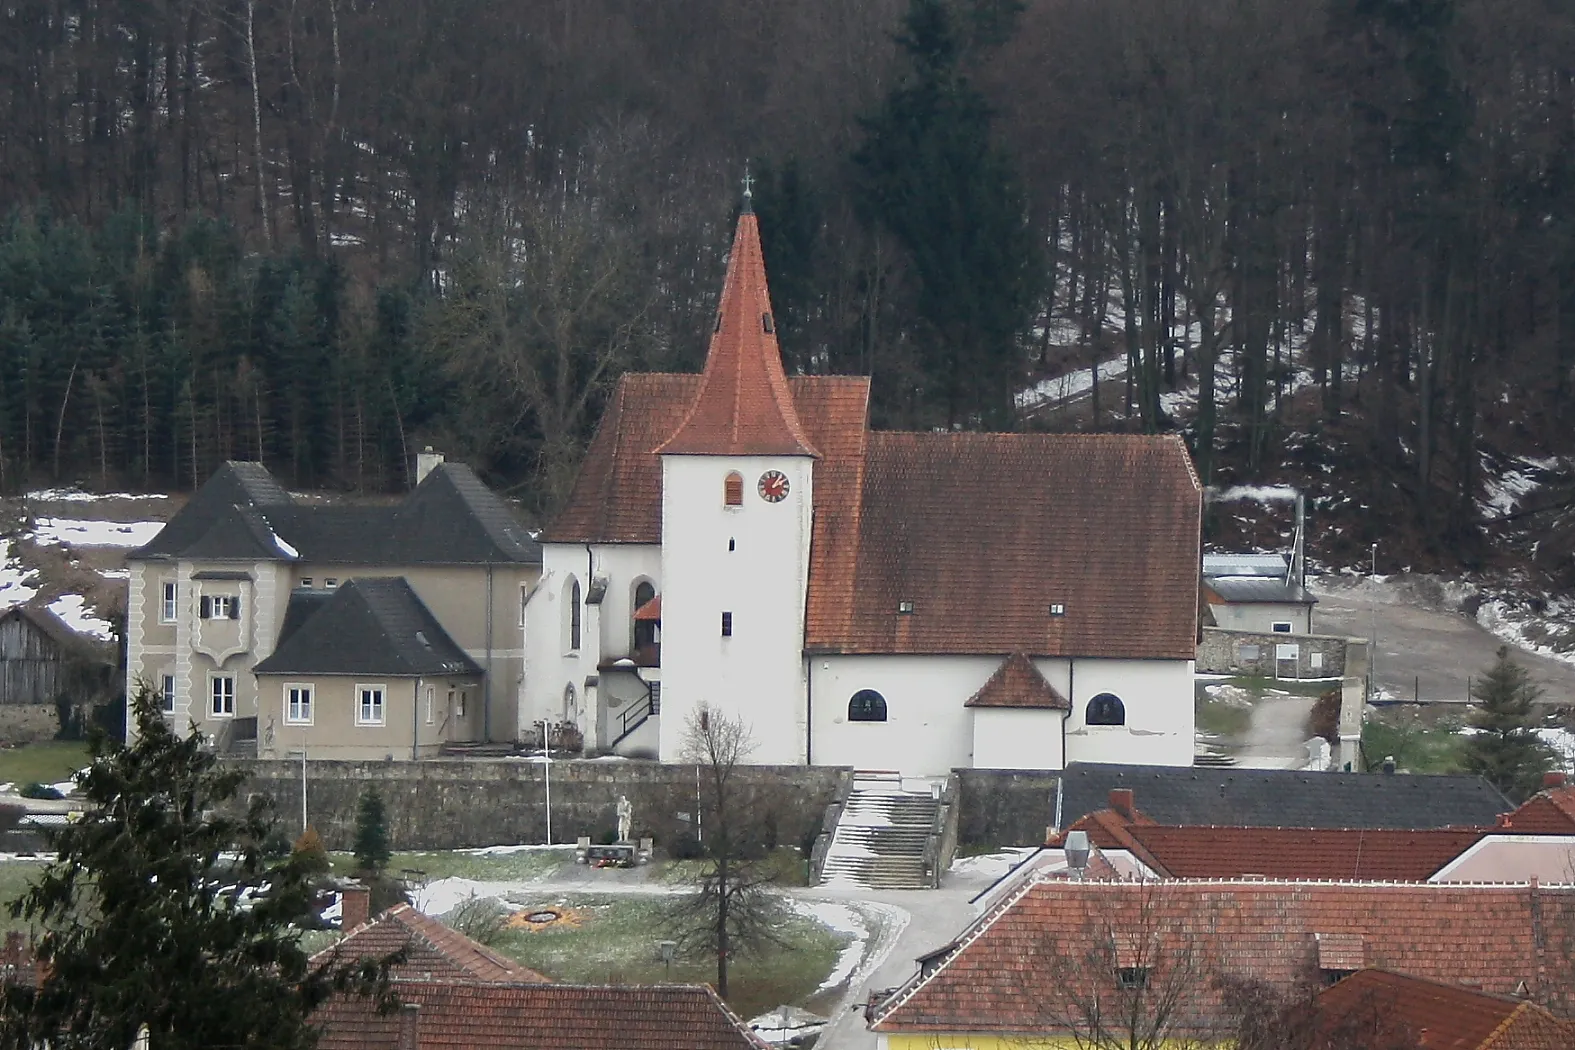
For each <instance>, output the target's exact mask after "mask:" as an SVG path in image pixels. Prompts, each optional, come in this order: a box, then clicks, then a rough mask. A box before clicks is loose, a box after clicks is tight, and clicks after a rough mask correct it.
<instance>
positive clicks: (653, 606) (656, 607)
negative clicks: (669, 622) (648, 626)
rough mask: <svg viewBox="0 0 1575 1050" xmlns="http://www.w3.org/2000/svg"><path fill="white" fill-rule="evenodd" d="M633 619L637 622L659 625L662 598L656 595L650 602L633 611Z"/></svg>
mask: <svg viewBox="0 0 1575 1050" xmlns="http://www.w3.org/2000/svg"><path fill="white" fill-rule="evenodd" d="M634 618H635V619H636V620H637V621H641V622H646V623H661V622H662V596H661V595H660V594H658V595H657V596H656V597H655V598H652V599H651V600H650V601H648V602H646V603H645V604H644V605H642V606H640V607H639V608H638V609H636V610H635V611H634Z"/></svg>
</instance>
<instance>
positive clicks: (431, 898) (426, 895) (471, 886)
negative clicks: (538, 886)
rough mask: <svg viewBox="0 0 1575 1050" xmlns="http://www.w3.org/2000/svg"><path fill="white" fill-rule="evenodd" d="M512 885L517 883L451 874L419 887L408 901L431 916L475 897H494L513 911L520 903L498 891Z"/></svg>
mask: <svg viewBox="0 0 1575 1050" xmlns="http://www.w3.org/2000/svg"><path fill="white" fill-rule="evenodd" d="M514 885H517V884H515V883H486V882H476V881H474V880H473V879H462V878H459V877H457V876H452V875H451V876H449V877H448V878H446V879H438V880H436V881H435V882H429V883H427V884H426V885H425V886H423V887H421V889H419V890H417V891H416V892H415V893H414V894H412V900H411V902H410V903H411V904H413V905H414V906H415V908H416V910H417V911H419V912H421V913H422V914H423V915H430V916H432V917H433V918H436V917H438V916H440V915H447V914H448V913H449V912H451V911H453V910H454V909H455V908H457V907H459V906H460V905H461V904H464V903H465V902H466V901H468V900H473V899H475V898H477V897H488V898H492V899H495V900H496V901H497V902H498V903H499V904H500V905H502V906H503V907H505V908H508V909H509V910H511V911H513V910H518V908H519V907H520V905H517V904H511V903H510V902H508V901H506V900H504V899H503V896H502V893H501V892H499V891H500V890H504V889H506V888H507V887H510V886H514Z"/></svg>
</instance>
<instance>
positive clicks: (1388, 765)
mask: <svg viewBox="0 0 1575 1050" xmlns="http://www.w3.org/2000/svg"><path fill="white" fill-rule="evenodd" d="M1394 771H1395V756H1393V755H1385V756H1384V772H1385V773H1393V772H1394Z"/></svg>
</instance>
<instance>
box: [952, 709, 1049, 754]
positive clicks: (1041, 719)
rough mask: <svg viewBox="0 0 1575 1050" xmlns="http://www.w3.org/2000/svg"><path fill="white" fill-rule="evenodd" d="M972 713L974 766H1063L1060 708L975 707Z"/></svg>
mask: <svg viewBox="0 0 1575 1050" xmlns="http://www.w3.org/2000/svg"><path fill="white" fill-rule="evenodd" d="M970 713H971V714H972V715H973V763H972V764H973V767H974V768H975V769H1062V768H1064V767H1065V765H1066V763H1065V762H1064V761H1063V759H1064V757H1065V756H1064V755H1063V754H1062V750H1061V724H1062V721H1063V720H1064V719H1065V717H1066V714H1065V712H1062V711H1042V710H1033V709H1026V708H1014V707H976V708H973V709H972V710H971V711H970Z"/></svg>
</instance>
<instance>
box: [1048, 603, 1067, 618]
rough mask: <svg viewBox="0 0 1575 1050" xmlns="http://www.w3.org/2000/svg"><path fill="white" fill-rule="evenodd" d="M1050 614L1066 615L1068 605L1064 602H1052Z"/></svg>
mask: <svg viewBox="0 0 1575 1050" xmlns="http://www.w3.org/2000/svg"><path fill="white" fill-rule="evenodd" d="M1050 615H1051V616H1065V615H1066V605H1065V604H1063V603H1062V602H1051V603H1050Z"/></svg>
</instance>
